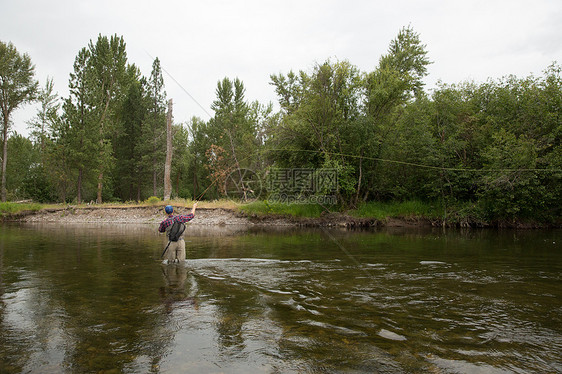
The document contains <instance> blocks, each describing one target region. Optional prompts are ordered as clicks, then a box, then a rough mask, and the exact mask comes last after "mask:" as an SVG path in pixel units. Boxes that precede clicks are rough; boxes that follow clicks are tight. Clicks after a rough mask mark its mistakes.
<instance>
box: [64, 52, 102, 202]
mask: <svg viewBox="0 0 562 374" xmlns="http://www.w3.org/2000/svg"><path fill="white" fill-rule="evenodd" d="M89 59H90V51H89V50H88V49H86V48H82V49H81V50H80V51H79V52H78V55H77V56H76V59H75V60H74V71H73V72H72V73H70V80H69V88H70V97H69V98H68V99H66V101H65V102H64V105H63V111H64V121H66V122H67V123H68V130H67V131H66V134H65V135H66V136H67V137H68V138H67V139H68V142H66V144H65V146H67V147H68V149H69V155H68V156H69V161H70V163H71V165H72V167H73V168H74V169H75V170H76V171H77V176H76V177H77V183H76V193H77V197H76V199H77V202H78V203H79V204H80V203H81V202H82V192H83V191H82V189H83V184H84V180H85V173H92V172H94V170H95V168H96V167H98V165H99V164H98V161H97V160H98V158H99V157H98V156H99V145H100V140H99V135H100V133H99V130H98V131H96V130H97V129H96V125H97V118H96V115H95V106H94V103H95V98H94V96H95V93H94V91H93V86H94V84H93V80H94V78H93V72H92V69H91V65H90V64H89ZM86 176H87V177H89V176H90V175H86Z"/></svg>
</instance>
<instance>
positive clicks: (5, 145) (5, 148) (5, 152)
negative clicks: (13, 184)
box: [2, 113, 9, 203]
mask: <svg viewBox="0 0 562 374" xmlns="http://www.w3.org/2000/svg"><path fill="white" fill-rule="evenodd" d="M3 117H4V129H3V131H2V134H3V137H4V139H3V142H2V145H3V147H2V149H3V151H2V202H3V203H4V202H6V197H7V193H6V167H7V165H8V120H9V118H8V116H7V115H6V113H4V115H3Z"/></svg>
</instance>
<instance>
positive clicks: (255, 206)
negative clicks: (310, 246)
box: [238, 200, 333, 218]
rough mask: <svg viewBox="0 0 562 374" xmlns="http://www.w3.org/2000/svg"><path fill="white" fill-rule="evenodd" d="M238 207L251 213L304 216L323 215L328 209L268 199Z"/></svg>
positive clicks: (246, 212)
mask: <svg viewBox="0 0 562 374" xmlns="http://www.w3.org/2000/svg"><path fill="white" fill-rule="evenodd" d="M238 209H239V210H240V211H241V212H242V213H245V214H249V215H257V216H264V215H281V216H292V217H303V218H318V217H320V216H321V215H322V212H324V211H326V209H325V208H324V207H322V206H321V205H318V204H284V203H274V202H268V201H267V200H264V201H254V202H253V203H249V204H245V205H241V206H240V207H239V208H238ZM331 211H333V210H331Z"/></svg>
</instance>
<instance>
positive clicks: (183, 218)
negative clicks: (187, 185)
mask: <svg viewBox="0 0 562 374" xmlns="http://www.w3.org/2000/svg"><path fill="white" fill-rule="evenodd" d="M196 209H197V203H193V208H191V213H189V214H186V215H184V216H176V217H177V218H176V219H179V220H180V221H181V222H183V223H185V222H189V221H191V220H192V219H193V218H194V217H195V210H196Z"/></svg>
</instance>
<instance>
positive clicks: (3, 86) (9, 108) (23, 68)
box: [0, 41, 38, 202]
mask: <svg viewBox="0 0 562 374" xmlns="http://www.w3.org/2000/svg"><path fill="white" fill-rule="evenodd" d="M34 75H35V66H34V65H33V64H32V63H31V58H30V57H29V55H27V53H24V54H23V55H21V54H20V53H19V52H18V51H17V49H16V47H14V45H13V44H12V43H8V44H6V43H4V42H2V41H0V107H1V109H2V126H3V127H2V136H3V152H2V201H3V202H4V201H6V165H7V162H8V130H9V127H10V116H11V115H12V112H13V111H14V110H15V109H17V108H18V107H19V106H20V105H22V104H25V103H27V102H31V101H33V100H35V95H36V93H37V88H38V83H37V82H36V81H35V80H34Z"/></svg>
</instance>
